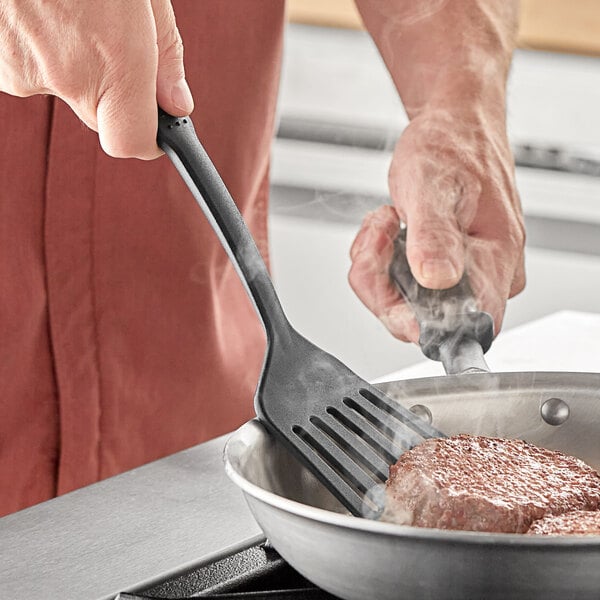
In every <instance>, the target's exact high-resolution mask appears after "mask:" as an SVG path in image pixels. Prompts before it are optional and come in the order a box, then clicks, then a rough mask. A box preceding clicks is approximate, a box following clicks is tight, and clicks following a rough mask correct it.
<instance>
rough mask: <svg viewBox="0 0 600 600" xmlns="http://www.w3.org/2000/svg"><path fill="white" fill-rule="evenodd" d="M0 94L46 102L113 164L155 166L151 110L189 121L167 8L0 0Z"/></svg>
mask: <svg viewBox="0 0 600 600" xmlns="http://www.w3.org/2000/svg"><path fill="white" fill-rule="evenodd" d="M0 44H1V47H2V52H1V53H0V91H3V92H7V93H8V94H12V95H14V96H21V97H25V96H32V95H34V94H52V95H55V96H58V97H59V98H61V99H62V100H64V101H65V102H66V103H67V104H69V106H70V107H71V108H72V109H73V111H74V112H75V113H76V114H77V116H78V117H79V118H80V119H81V120H82V121H83V122H84V123H85V124H86V125H87V126H88V127H90V128H91V129H94V130H95V131H97V132H98V133H99V136H100V143H101V144H102V148H103V149H104V150H105V152H106V153H107V154H109V155H111V156H114V157H123V158H125V157H136V158H143V159H152V158H156V157H157V156H159V155H160V154H161V151H160V150H159V149H158V147H157V145H156V128H157V119H158V116H157V102H158V104H160V106H161V107H162V108H163V109H164V110H166V111H167V112H170V113H171V114H173V115H175V116H183V115H186V114H189V113H190V112H191V111H192V109H193V100H192V97H191V94H190V91H189V88H188V86H187V84H186V82H185V76H184V69H183V46H182V43H181V38H180V36H179V32H178V31H177V27H176V25H175V17H174V15H173V9H172V6H171V2H170V0H81V1H77V0H51V1H48V0H2V2H1V3H0Z"/></svg>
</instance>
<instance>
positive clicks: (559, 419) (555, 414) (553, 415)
mask: <svg viewBox="0 0 600 600" xmlns="http://www.w3.org/2000/svg"><path fill="white" fill-rule="evenodd" d="M570 414H571V409H570V408H569V405H568V404H567V403H566V402H565V401H564V400H561V399H560V398H548V400H546V401H545V402H544V403H543V404H542V406H541V407H540V415H542V419H544V421H546V423H548V425H562V424H563V423H564V422H565V421H566V420H567V419H568V418H569V416H570Z"/></svg>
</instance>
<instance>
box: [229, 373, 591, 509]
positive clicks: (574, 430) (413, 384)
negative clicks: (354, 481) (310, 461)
mask: <svg viewBox="0 0 600 600" xmlns="http://www.w3.org/2000/svg"><path fill="white" fill-rule="evenodd" d="M378 387H380V388H381V389H382V391H384V392H385V393H386V394H388V395H389V396H390V397H392V398H393V399H395V400H397V401H398V402H400V403H402V404H403V405H404V406H406V407H407V408H411V407H413V406H415V405H419V406H421V407H426V409H427V410H426V411H424V414H427V413H430V414H431V417H432V423H433V425H434V426H435V427H437V428H438V429H440V430H441V431H444V432H445V433H446V434H448V435H454V434H458V433H470V434H477V435H487V436H495V437H506V438H521V439H524V440H527V441H529V442H531V443H534V444H537V445H539V446H543V447H546V448H550V449H555V450H560V451H562V452H566V453H568V454H571V455H573V456H576V457H578V458H581V459H582V460H584V461H585V462H587V463H588V464H589V465H591V466H593V467H594V468H596V469H599V470H600V435H599V433H600V375H598V374H587V373H556V372H552V373H498V374H492V373H486V374H476V375H461V376H446V377H431V378H427V379H416V380H410V381H396V382H388V383H384V384H378ZM549 400H551V402H550V404H547V402H548V401H549ZM557 401H560V402H557ZM557 404H558V405H560V406H562V407H563V408H564V407H565V406H566V411H565V410H563V412H562V413H561V415H562V417H561V418H560V419H554V420H553V419H549V421H551V423H556V422H558V421H560V424H551V423H549V422H546V420H544V416H543V414H544V405H546V407H548V406H551V407H552V406H555V405H557ZM421 412H423V411H421ZM565 415H568V416H567V418H566V419H565ZM546 418H547V417H546ZM249 425H250V427H247V426H245V428H242V429H241V430H239V431H238V432H237V433H236V434H235V435H234V436H233V437H232V439H231V440H230V443H229V444H228V447H227V449H226V457H225V458H226V462H227V464H228V469H230V470H233V471H234V472H235V474H236V475H237V476H238V477H241V478H242V480H245V481H247V482H249V483H250V484H253V485H254V486H257V487H258V488H259V489H262V490H266V491H268V492H271V493H273V494H276V495H277V496H280V497H283V498H287V499H289V500H294V501H296V502H300V503H302V504H305V505H308V506H310V507H316V508H322V509H326V510H328V511H333V512H339V513H344V512H345V510H344V508H343V507H342V506H341V505H340V504H339V502H338V501H337V500H336V499H335V498H334V497H333V496H332V495H331V494H330V493H329V492H328V491H327V490H326V489H325V488H324V486H323V485H322V484H321V483H320V482H319V481H318V480H317V479H316V478H315V477H314V476H313V475H312V474H311V473H310V472H309V471H308V470H306V469H305V468H304V467H303V466H302V465H300V464H299V463H298V462H297V460H296V459H295V458H294V457H293V456H292V455H291V454H290V453H289V452H288V451H287V449H286V448H284V447H283V446H282V445H281V444H280V443H279V442H278V441H277V440H275V439H274V438H273V437H271V436H269V435H268V434H266V433H265V432H264V430H262V427H261V426H260V425H258V424H257V423H252V424H249ZM246 491H247V490H246Z"/></svg>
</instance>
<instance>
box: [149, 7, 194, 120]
mask: <svg viewBox="0 0 600 600" xmlns="http://www.w3.org/2000/svg"><path fill="white" fill-rule="evenodd" d="M152 10H153V12H154V20H155V22H156V34H157V43H158V75H157V79H156V98H157V101H158V104H159V106H160V107H161V108H163V109H164V110H166V111H167V112H168V113H170V114H172V115H174V116H177V117H183V116H185V115H189V114H190V113H191V112H192V111H193V110H194V100H193V98H192V93H191V92H190V88H189V86H188V84H187V82H186V80H185V70H184V66H183V43H182V40H181V35H180V34H179V30H178V29H177V25H176V23H175V15H174V13H173V7H172V5H171V1H170V0H152Z"/></svg>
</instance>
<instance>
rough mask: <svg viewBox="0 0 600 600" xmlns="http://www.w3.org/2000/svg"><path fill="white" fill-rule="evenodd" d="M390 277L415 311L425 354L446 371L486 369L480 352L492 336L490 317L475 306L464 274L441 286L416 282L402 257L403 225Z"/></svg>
mask: <svg viewBox="0 0 600 600" xmlns="http://www.w3.org/2000/svg"><path fill="white" fill-rule="evenodd" d="M390 277H391V279H392V281H394V282H395V284H396V286H397V287H398V289H399V290H400V292H401V293H402V295H403V296H404V299H405V300H406V301H407V302H408V303H409V304H410V306H411V308H412V309H413V311H414V313H415V316H416V318H417V322H418V323H419V328H420V337H419V345H420V346H421V350H422V351H423V354H425V356H427V357H428V358H431V359H433V360H437V361H441V362H442V363H443V365H444V368H445V369H446V372H447V373H449V374H450V373H464V372H472V371H489V368H488V366H487V364H486V363H485V360H484V358H483V354H484V353H485V352H487V351H488V349H489V348H490V346H491V344H492V340H493V339H494V321H493V319H492V317H491V315H489V314H488V313H486V312H483V311H480V310H478V309H477V305H476V303H475V298H474V297H473V292H472V290H471V286H470V285H469V280H468V277H467V275H466V274H465V275H463V277H462V279H461V280H460V282H459V283H458V284H457V285H455V286H454V287H452V288H449V289H445V290H431V289H428V288H425V287H423V286H421V285H419V283H417V281H416V279H415V278H414V277H413V274H412V272H411V270H410V266H409V264H408V259H407V257H406V229H401V230H400V233H399V235H398V237H397V238H396V240H395V243H394V257H393V259H392V263H391V265H390Z"/></svg>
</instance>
